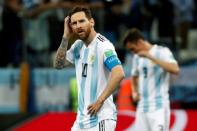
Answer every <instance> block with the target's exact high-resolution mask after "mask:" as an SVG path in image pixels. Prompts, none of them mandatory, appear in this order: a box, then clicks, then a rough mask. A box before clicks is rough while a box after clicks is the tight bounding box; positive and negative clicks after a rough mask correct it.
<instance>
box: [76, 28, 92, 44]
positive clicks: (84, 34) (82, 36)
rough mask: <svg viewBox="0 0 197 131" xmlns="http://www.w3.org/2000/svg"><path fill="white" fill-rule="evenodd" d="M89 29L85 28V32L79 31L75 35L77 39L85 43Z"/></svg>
mask: <svg viewBox="0 0 197 131" xmlns="http://www.w3.org/2000/svg"><path fill="white" fill-rule="evenodd" d="M90 32H91V28H90V27H89V28H87V30H79V31H78V32H77V33H76V35H77V37H78V38H79V39H81V40H83V41H86V40H87V39H88V37H89V35H90Z"/></svg>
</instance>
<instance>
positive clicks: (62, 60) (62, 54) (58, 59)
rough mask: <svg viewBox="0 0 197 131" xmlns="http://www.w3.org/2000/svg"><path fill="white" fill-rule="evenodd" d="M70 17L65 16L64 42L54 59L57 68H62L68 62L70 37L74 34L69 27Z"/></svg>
mask: <svg viewBox="0 0 197 131" xmlns="http://www.w3.org/2000/svg"><path fill="white" fill-rule="evenodd" d="M69 19H70V18H69V17H68V16H67V17H66V18H65V20H64V21H65V22H64V34H63V38H62V42H61V44H60V46H59V48H58V50H57V53H56V56H55V60H54V67H55V68H56V69H62V68H64V67H65V65H66V64H67V63H68V62H67V60H66V52H67V46H68V39H69V38H70V36H71V35H72V31H71V28H70V27H69Z"/></svg>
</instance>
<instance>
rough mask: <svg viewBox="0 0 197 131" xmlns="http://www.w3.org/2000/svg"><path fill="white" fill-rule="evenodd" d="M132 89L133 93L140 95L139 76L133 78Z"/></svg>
mask: <svg viewBox="0 0 197 131" xmlns="http://www.w3.org/2000/svg"><path fill="white" fill-rule="evenodd" d="M131 89H132V92H136V93H138V76H133V77H132V78H131Z"/></svg>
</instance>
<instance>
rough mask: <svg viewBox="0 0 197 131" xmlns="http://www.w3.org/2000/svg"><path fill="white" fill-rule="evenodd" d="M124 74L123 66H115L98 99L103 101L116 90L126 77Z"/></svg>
mask: <svg viewBox="0 0 197 131" xmlns="http://www.w3.org/2000/svg"><path fill="white" fill-rule="evenodd" d="M113 70H115V71H113ZM124 76H125V74H124V71H123V69H122V67H121V66H117V67H114V69H112V74H111V77H110V79H109V82H108V84H107V87H106V88H105V90H104V91H103V92H102V94H101V95H100V96H99V98H98V101H99V102H101V103H103V102H104V101H105V100H106V99H107V98H108V97H109V96H110V95H111V94H112V93H113V92H114V91H115V89H116V87H117V86H118V84H119V83H120V81H121V80H122V79H123V78H124Z"/></svg>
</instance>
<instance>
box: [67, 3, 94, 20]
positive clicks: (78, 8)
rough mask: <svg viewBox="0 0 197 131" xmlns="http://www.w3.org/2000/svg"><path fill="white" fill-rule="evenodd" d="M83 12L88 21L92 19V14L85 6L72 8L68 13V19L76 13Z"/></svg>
mask: <svg viewBox="0 0 197 131" xmlns="http://www.w3.org/2000/svg"><path fill="white" fill-rule="evenodd" d="M81 11H82V12H84V13H85V15H86V17H87V18H88V19H91V18H92V13H91V11H90V9H89V8H88V7H86V6H76V7H74V8H73V9H72V10H71V11H70V12H69V17H71V16H72V15H73V14H75V13H77V12H81Z"/></svg>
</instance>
